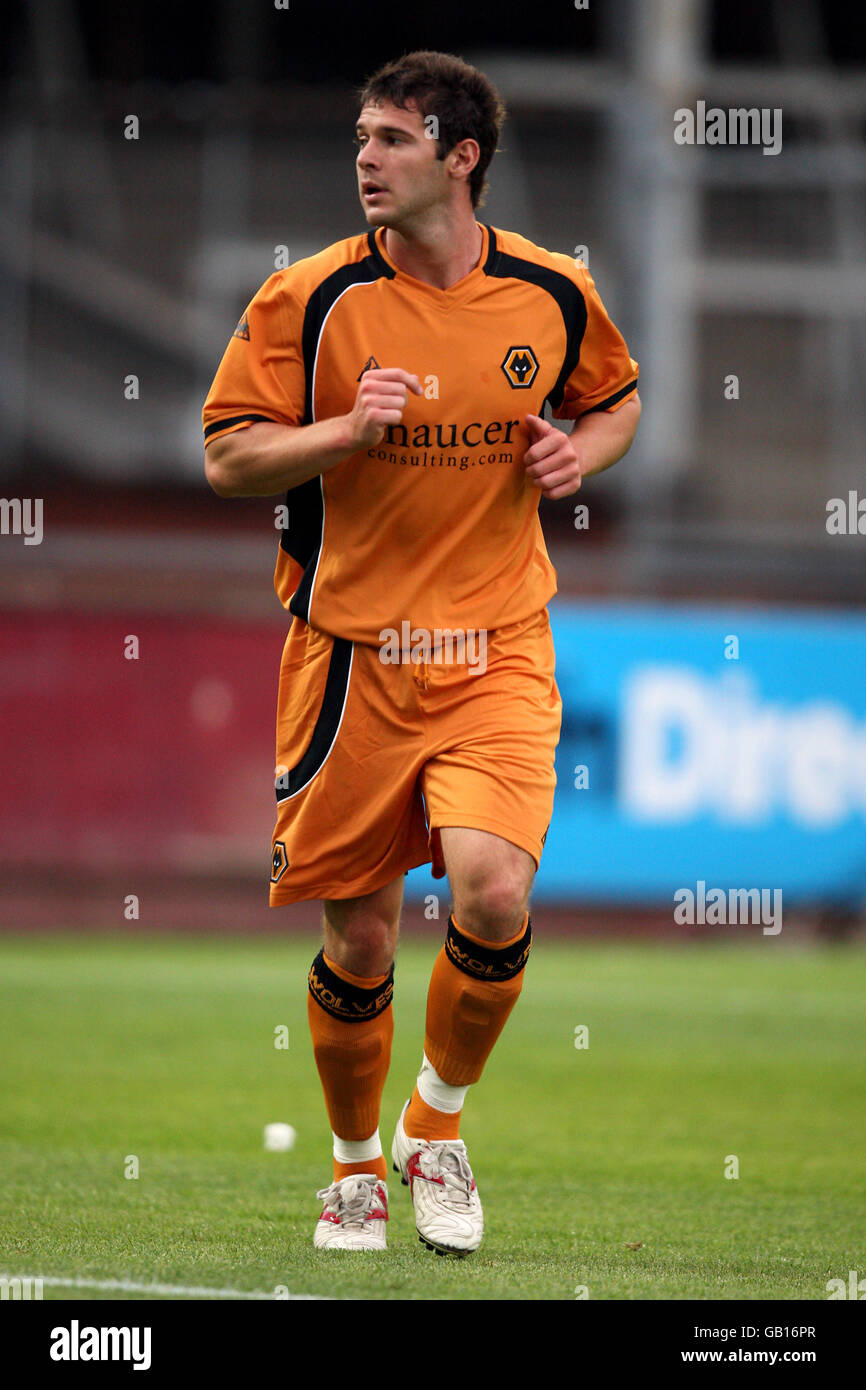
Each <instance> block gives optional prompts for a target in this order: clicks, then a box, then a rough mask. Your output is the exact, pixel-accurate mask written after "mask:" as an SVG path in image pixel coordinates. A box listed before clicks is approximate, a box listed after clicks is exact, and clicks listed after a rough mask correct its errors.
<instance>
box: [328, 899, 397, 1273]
mask: <svg viewBox="0 0 866 1390" xmlns="http://www.w3.org/2000/svg"><path fill="white" fill-rule="evenodd" d="M402 899H403V877H402V875H401V876H400V877H399V878H396V879H394V880H392V882H391V883H389V884H387V885H386V886H385V887H383V888H380V889H378V890H377V891H376V892H374V893H369V894H367V895H365V896H364V897H360V898H350V899H336V900H330V901H326V902H325V903H324V905H323V907H324V911H323V917H324V943H323V947H322V950H321V951H320V952H319V954H318V955H317V956H316V959H315V960H314V961H313V964H312V967H311V969H310V978H309V994H308V1018H309V1024H310V1033H311V1035H312V1040H313V1052H314V1055H315V1059H316V1066H317V1067H318V1071H319V1077H320V1079H321V1082H322V1089H323V1090H324V1093H325V1105H326V1108H327V1111H328V1118H329V1121H330V1124H331V1131H332V1136H333V1154H334V1160H333V1161H334V1181H333V1183H332V1184H331V1186H330V1187H328V1188H325V1189H323V1190H322V1191H321V1192H320V1193H319V1194H318V1195H319V1196H320V1198H321V1199H322V1201H323V1202H324V1209H323V1212H322V1215H321V1217H320V1219H319V1222H318V1224H317V1227H316V1237H315V1243H316V1246H317V1247H318V1248H320V1249H343V1250H345V1249H384V1248H385V1221H387V1211H388V1189H387V1186H386V1184H385V1177H386V1173H387V1169H386V1165H385V1159H384V1156H383V1154H382V1144H381V1141H380V1138H379V1109H380V1105H381V1100H382V1088H383V1086H384V1084H385V1078H386V1076H387V1074H388V1064H389V1062H390V1058H391V1039H392V1035H393V1031H394V1022H393V1013H392V1008H391V995H392V992H393V962H394V952H395V950H396V945H397V934H398V930H399V919H400V908H401V904H402Z"/></svg>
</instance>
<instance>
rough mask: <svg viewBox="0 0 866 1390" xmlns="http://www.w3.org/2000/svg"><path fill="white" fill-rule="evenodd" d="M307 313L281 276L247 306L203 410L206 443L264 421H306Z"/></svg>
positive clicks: (264, 287) (291, 422) (268, 283)
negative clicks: (304, 332) (304, 340)
mask: <svg viewBox="0 0 866 1390" xmlns="http://www.w3.org/2000/svg"><path fill="white" fill-rule="evenodd" d="M302 329H303V314H302V311H301V307H300V305H299V304H297V302H296V301H295V299H294V297H293V296H292V295H290V294H289V293H288V291H287V290H286V287H285V285H284V284H283V279H282V276H281V275H280V274H279V273H277V274H275V275H272V276H271V277H270V279H269V280H266V281H265V283H264V285H262V287H261V289H260V290H259V291H258V293H257V294H256V296H255V298H254V299H253V300H252V301H251V303H250V304H248V305H247V308H246V309H245V310H244V312H243V314H242V315H241V318H240V322H239V323H238V326H237V328H236V329H235V331H234V333H233V334H232V336H231V338H230V339H229V345H228V347H227V348H226V350H225V352H224V354H223V359H222V361H221V362H220V364H219V367H218V368H217V374H216V376H215V377H214V379H213V384H212V385H211V388H210V391H209V392H208V396H207V400H206V401H205V404H204V409H203V411H202V422H203V425H204V437H205V443H206V444H207V443H209V442H210V441H211V440H212V439H218V438H219V437H220V435H223V434H230V433H231V432H232V431H233V430H238V429H244V428H246V427H247V426H248V425H253V424H255V423H256V422H257V421H260V420H269V421H273V422H274V423H275V424H280V425H300V424H301V423H302V422H303V419H304V389H305V379H304V359H303V351H302V346H301V337H302Z"/></svg>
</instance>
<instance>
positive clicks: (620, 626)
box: [406, 600, 866, 907]
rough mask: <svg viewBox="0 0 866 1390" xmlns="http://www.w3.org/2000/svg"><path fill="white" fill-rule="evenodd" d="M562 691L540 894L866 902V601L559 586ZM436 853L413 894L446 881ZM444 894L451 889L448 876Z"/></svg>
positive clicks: (555, 897) (415, 877) (625, 899)
mask: <svg viewBox="0 0 866 1390" xmlns="http://www.w3.org/2000/svg"><path fill="white" fill-rule="evenodd" d="M550 615H551V624H552V628H553V635H554V641H555V644H556V653H557V667H556V670H557V683H558V685H559V688H560V692H561V694H562V700H563V720H562V736H561V740H560V745H559V749H558V751H557V759H556V772H557V790H556V799H555V803H554V812H553V820H552V822H551V826H550V830H549V832H548V836H547V841H546V844H545V850H544V856H543V859H542V863H541V868H540V870H539V873H538V876H537V879H536V883H535V889H534V900H535V901H544V900H547V901H560V902H561V901H576V902H577V901H579V902H584V903H592V902H604V903H616V902H621V903H623V904H635V905H637V904H644V905H652V904H660V905H662V904H670V903H671V901H672V898H673V896H674V894H675V893H676V892H677V890H678V889H679V888H681V887H682V886H684V885H692V887H694V886H695V884H696V883H697V882H699V881H700V882H703V883H707V884H709V883H711V884H713V885H718V886H719V887H721V888H723V889H728V888H733V887H736V886H742V887H743V888H750V887H755V888H759V889H778V890H781V891H782V892H783V893H784V896H785V899H786V903H787V904H788V905H791V904H794V903H796V902H798V901H799V902H802V903H805V904H815V903H830V904H835V905H838V906H841V907H852V906H857V905H858V904H861V905H862V903H863V902H864V901H866V617H864V616H862V615H860V614H856V613H852V614H848V613H844V612H839V611H835V610H821V609H811V608H810V609H802V610H792V609H776V608H772V609H771V608H756V607H745V606H743V607H728V606H725V607H722V606H718V607H705V606H697V605H685V604H675V603H666V604H663V605H662V604H657V603H647V604H641V603H636V602H608V601H593V602H586V603H572V602H565V601H559V600H554V602H553V603H552V604H551V608H550ZM442 886H443V885H442V881H441V880H440V881H437V880H434V879H433V878H431V876H430V874H429V870H428V869H426V868H425V869H416V870H414V871H413V872H412V873H411V874H410V875H409V876H408V878H407V880H406V889H407V896H410V897H413V898H418V897H423V896H424V895H425V894H428V893H439V894H441V892H442ZM445 891H446V893H447V889H446V890H445Z"/></svg>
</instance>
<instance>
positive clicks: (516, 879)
mask: <svg viewBox="0 0 866 1390" xmlns="http://www.w3.org/2000/svg"><path fill="white" fill-rule="evenodd" d="M529 889H530V884H529V883H527V881H526V874H525V872H524V871H523V868H522V866H521V867H514V868H512V869H504V870H503V869H502V868H499V869H497V870H495V871H491V872H489V873H485V874H478V875H473V877H472V878H471V879H470V881H469V882H468V883H467V884H465V885H464V886H463V888H462V890H461V891H460V892H459V893H455V904H454V905H455V917H456V918H457V921H458V923H459V925H460V926H462V927H465V928H466V930H467V931H470V932H473V933H474V934H475V935H476V936H481V937H485V938H489V939H490V940H498V939H500V938H506V937H509V936H513V935H514V933H515V932H516V931H518V930H519V928H520V924H521V922H522V921H523V916H524V913H525V912H526V904H527V901H528V899H529Z"/></svg>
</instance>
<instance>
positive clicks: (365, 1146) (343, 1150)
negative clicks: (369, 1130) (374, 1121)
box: [331, 1129, 382, 1163]
mask: <svg viewBox="0 0 866 1390" xmlns="http://www.w3.org/2000/svg"><path fill="white" fill-rule="evenodd" d="M331 1133H332V1134H334V1131H333V1130H331ZM334 1157H335V1159H336V1160H337V1162H338V1163H367V1162H369V1160H370V1159H373V1158H381V1157H382V1140H381V1139H380V1138H379V1131H378V1129H377V1130H376V1133H375V1134H371V1135H370V1138H369V1139H341V1138H340V1136H339V1135H338V1134H334Z"/></svg>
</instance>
